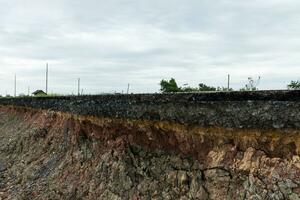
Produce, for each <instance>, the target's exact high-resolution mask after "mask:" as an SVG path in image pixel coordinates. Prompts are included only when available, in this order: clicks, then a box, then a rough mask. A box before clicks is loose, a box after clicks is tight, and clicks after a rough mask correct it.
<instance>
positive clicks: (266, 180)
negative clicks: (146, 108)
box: [0, 107, 300, 200]
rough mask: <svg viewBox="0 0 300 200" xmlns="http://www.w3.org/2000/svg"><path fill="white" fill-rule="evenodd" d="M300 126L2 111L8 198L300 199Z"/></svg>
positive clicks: (1, 166) (1, 169)
mask: <svg viewBox="0 0 300 200" xmlns="http://www.w3.org/2000/svg"><path fill="white" fill-rule="evenodd" d="M299 152H300V131H299V130H297V129H238V128H220V127H206V128H203V127H201V126H198V125H184V124H180V123H175V122H167V121H155V120H126V119H114V118H99V117H89V116H77V115H71V114H68V113H62V112H54V111H47V110H35V109H25V108H20V107H0V199H70V200H71V199H136V200H138V199H299V198H300V158H299Z"/></svg>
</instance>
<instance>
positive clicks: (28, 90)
mask: <svg viewBox="0 0 300 200" xmlns="http://www.w3.org/2000/svg"><path fill="white" fill-rule="evenodd" d="M28 96H30V87H29V86H28Z"/></svg>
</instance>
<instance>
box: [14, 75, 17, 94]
mask: <svg viewBox="0 0 300 200" xmlns="http://www.w3.org/2000/svg"><path fill="white" fill-rule="evenodd" d="M16 96H17V75H16V74H15V87H14V97H16Z"/></svg>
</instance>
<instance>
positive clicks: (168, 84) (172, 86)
mask: <svg viewBox="0 0 300 200" xmlns="http://www.w3.org/2000/svg"><path fill="white" fill-rule="evenodd" d="M160 91H162V92H164V93H165V92H180V91H181V88H179V87H178V85H177V83H176V81H175V79H174V78H171V79H170V80H169V81H168V80H164V79H163V80H161V81H160Z"/></svg>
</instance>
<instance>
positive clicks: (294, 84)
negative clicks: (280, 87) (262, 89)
mask: <svg viewBox="0 0 300 200" xmlns="http://www.w3.org/2000/svg"><path fill="white" fill-rule="evenodd" d="M287 87H288V89H292V90H298V89H300V81H299V80H298V81H291V83H290V84H288V85H287Z"/></svg>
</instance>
